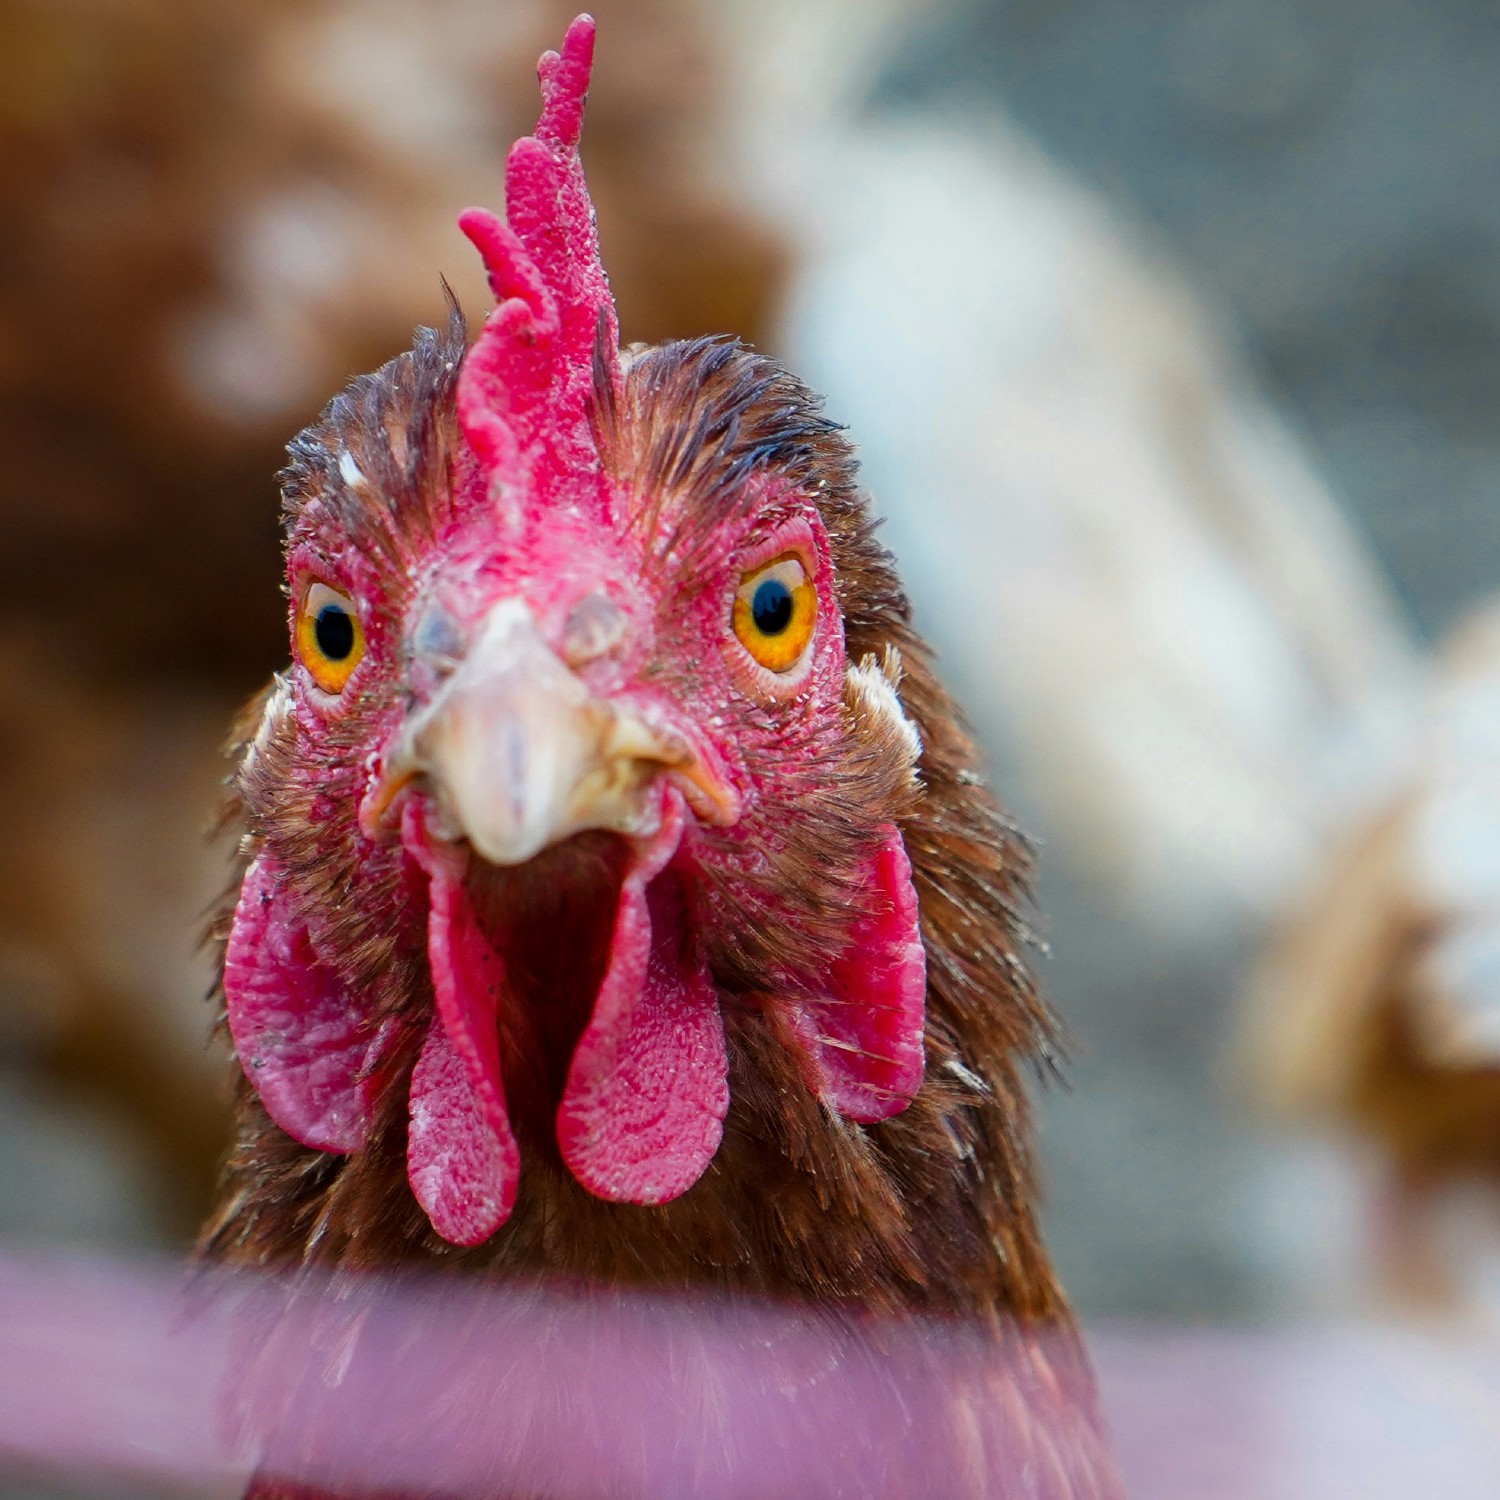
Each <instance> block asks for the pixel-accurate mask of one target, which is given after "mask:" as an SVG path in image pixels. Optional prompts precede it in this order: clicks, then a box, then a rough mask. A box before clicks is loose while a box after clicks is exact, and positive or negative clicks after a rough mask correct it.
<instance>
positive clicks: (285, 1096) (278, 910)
mask: <svg viewBox="0 0 1500 1500" xmlns="http://www.w3.org/2000/svg"><path fill="white" fill-rule="evenodd" d="M224 999H225V1009H226V1012H227V1015H228V1020H229V1031H230V1034H231V1035H232V1036H233V1038H234V1046H235V1051H236V1053H237V1054H238V1056H239V1058H240V1061H241V1063H242V1065H243V1067H244V1069H245V1073H246V1076H247V1077H249V1078H250V1079H251V1081H252V1082H253V1083H254V1084H255V1090H256V1092H257V1093H258V1094H259V1095H260V1099H261V1103H262V1104H264V1105H265V1108H266V1113H267V1114H268V1115H270V1117H271V1118H272V1119H273V1120H274V1121H275V1122H276V1123H277V1124H278V1125H279V1126H280V1127H281V1128H282V1129H283V1130H284V1131H286V1133H287V1134H288V1135H289V1136H291V1137H292V1138H293V1139H294V1140H298V1141H301V1142H302V1144H303V1145H304V1146H312V1147H314V1148H315V1149H317V1150H319V1151H333V1152H337V1153H340V1154H343V1153H347V1152H351V1151H357V1150H358V1149H359V1148H360V1147H361V1146H362V1145H363V1144H364V1142H365V1136H366V1134H367V1133H368V1131H369V1124H370V1089H371V1078H370V1071H371V1069H372V1067H373V1065H374V1063H375V1061H376V1060H377V1053H378V1051H379V1047H378V1037H377V1036H376V1035H375V1034H374V1032H373V1030H372V1028H371V1026H370V1024H369V1017H368V1016H366V1015H365V1014H364V1013H363V1010H362V1008H361V1007H360V1006H359V1005H358V1004H357V1003H355V1001H354V998H353V997H352V996H351V995H349V994H348V993H346V991H345V989H344V987H343V985H342V984H340V982H339V979H338V976H337V975H336V974H335V973H334V972H333V971H332V970H331V969H329V968H328V967H326V966H325V965H323V964H321V963H320V962H319V961H318V958H317V955H316V953H315V952H314V951H313V945H312V939H311V937H310V936H309V934H308V930H307V927H306V924H305V923H303V922H302V921H301V920H300V919H299V918H298V917H297V916H296V915H295V905H294V903H293V902H292V901H291V900H290V899H289V898H288V895H287V893H286V891H285V889H284V885H283V879H282V873H281V871H280V869H279V867H278V866H277V865H276V863H275V862H274V861H273V860H272V859H270V858H269V857H268V856H266V855H264V854H262V855H261V856H260V857H259V858H258V859H257V860H256V861H255V862H254V863H253V864H252V865H251V866H250V868H249V870H248V871H247V872H246V874H245V883H244V885H243V886H242V887H241V890H240V898H239V902H238V903H237V905H236V906H235V909H234V922H233V925H232V926H231V928H230V933H229V942H228V945H227V947H226V949H225V952H224Z"/></svg>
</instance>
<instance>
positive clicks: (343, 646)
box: [313, 604, 354, 661]
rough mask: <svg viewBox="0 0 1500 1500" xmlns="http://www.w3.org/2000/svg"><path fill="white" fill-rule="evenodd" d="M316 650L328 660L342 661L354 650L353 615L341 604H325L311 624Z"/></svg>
mask: <svg viewBox="0 0 1500 1500" xmlns="http://www.w3.org/2000/svg"><path fill="white" fill-rule="evenodd" d="M313 634H314V635H315V636H316V637H317V641H318V650H319V651H321V652H322V653H323V655H324V656H326V657H327V658H328V660H329V661H344V660H346V659H347V657H348V655H349V653H350V652H351V651H352V650H354V617H353V616H352V615H351V614H350V613H349V611H348V610H347V609H345V608H344V606H343V605H342V604H325V605H324V606H323V607H322V609H320V610H319V611H318V620H317V624H316V625H314V626H313Z"/></svg>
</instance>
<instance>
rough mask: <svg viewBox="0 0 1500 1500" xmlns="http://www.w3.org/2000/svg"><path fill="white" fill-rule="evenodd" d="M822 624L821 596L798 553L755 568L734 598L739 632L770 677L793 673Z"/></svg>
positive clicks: (736, 629) (745, 578)
mask: <svg viewBox="0 0 1500 1500" xmlns="http://www.w3.org/2000/svg"><path fill="white" fill-rule="evenodd" d="M817 623H818V591H817V589H816V588H815V587H814V586H813V581H812V579H810V578H809V577H808V576H807V569H806V568H805V567H804V566H803V564H802V559H801V558H800V557H799V556H798V555H797V554H796V553H795V552H786V553H783V554H782V555H781V556H780V557H775V558H772V559H771V561H770V562H768V563H763V564H762V565H761V566H760V567H758V568H754V569H752V570H751V571H750V572H748V573H746V574H745V576H744V577H743V578H742V579H741V580H740V586H739V588H738V589H737V590H736V591H735V596H734V633H735V635H736V636H738V637H739V642H740V644H741V645H742V646H743V647H744V648H745V650H746V651H748V652H749V653H750V655H751V656H752V657H754V659H755V660H756V661H757V662H758V663H759V664H760V665H761V666H762V667H764V668H765V669H766V670H767V671H768V672H790V671H791V669H792V668H793V667H795V666H796V665H797V663H798V662H799V661H801V660H802V658H803V656H804V655H805V654H806V651H807V647H808V644H809V642H810V641H811V640H812V636H813V628H814V627H815V626H816V625H817Z"/></svg>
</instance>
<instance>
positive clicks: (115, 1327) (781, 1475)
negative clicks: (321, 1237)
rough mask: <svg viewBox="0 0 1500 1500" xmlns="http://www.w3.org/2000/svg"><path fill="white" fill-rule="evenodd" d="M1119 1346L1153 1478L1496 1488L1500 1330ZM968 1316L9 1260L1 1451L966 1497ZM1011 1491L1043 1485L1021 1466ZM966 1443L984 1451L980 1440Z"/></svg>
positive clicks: (50, 1467) (1376, 1496)
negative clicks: (951, 1407) (878, 1317)
mask: <svg viewBox="0 0 1500 1500" xmlns="http://www.w3.org/2000/svg"><path fill="white" fill-rule="evenodd" d="M1094 1343H1095V1348H1096V1352H1097V1355H1098V1360H1099V1366H1100V1373H1101V1377H1102V1380H1103V1385H1104V1391H1105V1398H1106V1406H1107V1408H1108V1409H1109V1412H1110V1415H1111V1418H1112V1421H1113V1425H1114V1429H1115V1436H1116V1440H1117V1444H1118V1449H1119V1453H1120V1458H1121V1461H1122V1464H1123V1466H1124V1468H1125V1474H1126V1481H1127V1486H1128V1488H1129V1492H1130V1493H1131V1495H1132V1496H1134V1497H1135V1500H1189V1497H1191V1500H1201V1497H1210V1496H1211V1497H1214V1500H1273V1497H1274V1500H1332V1497H1335V1496H1344V1495H1353V1494H1358V1495H1359V1496H1360V1497H1361V1500H1383V1497H1385V1496H1391V1497H1395V1496H1397V1495H1400V1496H1402V1497H1403V1500H1404V1497H1407V1496H1410V1495H1412V1494H1419V1493H1441V1494H1442V1495H1443V1496H1444V1500H1467V1497H1469V1496H1474V1497H1479V1496H1481V1495H1483V1496H1491V1495H1494V1494H1495V1493H1497V1492H1500V1343H1490V1342H1484V1341H1480V1340H1465V1339H1462V1338H1458V1337H1443V1336H1439V1335H1438V1334H1436V1333H1419V1332H1415V1331H1401V1330H1395V1329H1389V1328H1371V1329H1329V1330H1324V1331H1318V1332H1299V1333H1295V1334H1254V1333H1234V1332H1227V1331H1197V1332H1170V1333H1169V1332H1165V1331H1162V1330H1157V1329H1127V1328H1114V1329H1109V1330H1105V1331H1104V1332H1103V1333H1101V1334H1099V1335H1097V1336H1096V1338H1095V1340H1094ZM1007 1375H1008V1372H1007V1371H1005V1370H1004V1369H1003V1368H1001V1369H997V1368H996V1356H995V1354H994V1351H993V1349H992V1347H991V1346H989V1345H987V1344H985V1343H983V1342H982V1341H980V1340H978V1339H977V1338H975V1337H972V1336H970V1335H969V1334H968V1333H967V1332H966V1331H965V1330H964V1329H962V1328H956V1327H953V1326H951V1325H936V1324H928V1325H924V1326H916V1327H913V1326H911V1325H904V1326H901V1327H898V1328H892V1327H889V1326H881V1325H872V1327H871V1328H870V1329H869V1330H868V1332H867V1333H861V1335H859V1336H854V1335H851V1334H850V1333H848V1332H847V1331H845V1330H839V1329H837V1328H834V1327H831V1326H829V1325H828V1324H826V1323H824V1322H822V1321H821V1320H819V1319H817V1318H815V1317H812V1316H809V1315H807V1314H805V1313H799V1312H793V1311H787V1310H778V1309H775V1308H771V1307H765V1306H742V1305H732V1306H731V1305H723V1304H712V1303H694V1302H688V1301H662V1300H654V1301H648V1300H644V1299H636V1298H629V1297H616V1296H610V1297H603V1298H601V1297H598V1296H590V1295H587V1294H584V1293H581V1292H579V1293H573V1294H566V1293H564V1292H562V1291H559V1290H548V1291H545V1292H536V1293H524V1292H517V1291H514V1290H509V1289H496V1288H494V1287H485V1286H483V1285H482V1284H480V1283H476V1282H474V1281H472V1280H469V1279H467V1278H453V1279H451V1280H447V1281H433V1280H430V1279H429V1280H425V1281H404V1280H399V1279H397V1280H389V1279H378V1280H377V1279H373V1278H372V1279H360V1280H358V1281H342V1282H331V1281H306V1280H302V1281H296V1280H292V1279H289V1278H276V1277H269V1276H248V1275H243V1274H236V1275H234V1276H227V1275H223V1274H219V1273H216V1274H214V1275H213V1276H211V1277H207V1278H203V1279H200V1280H199V1281H197V1282H195V1283H191V1284H189V1283H188V1282H187V1280H186V1278H185V1276H184V1274H183V1273H182V1272H181V1271H180V1270H177V1269H140V1268H131V1267H122V1266H114V1265H109V1264H105V1263H100V1262H91V1261H86V1260H69V1259H64V1258H54V1259H51V1260H43V1259H40V1258H36V1257H32V1258H21V1257H10V1258H0V1468H3V1469H6V1470H10V1471H12V1472H18V1473H25V1474H27V1475H28V1476H30V1477H32V1478H37V1477H40V1478H41V1479H43V1480H50V1481H55V1482H61V1483H65V1484H68V1485H71V1486H75V1487H77V1486H83V1487H89V1486H93V1487H101V1488H103V1487H112V1488H116V1489H118V1488H119V1487H120V1486H121V1485H125V1486H128V1487H131V1488H137V1489H149V1490H152V1491H156V1492H160V1491H162V1490H170V1491H174V1492H177V1493H179V1494H194V1493H206V1492H213V1493H215V1494H220V1495H222V1494H233V1493H235V1492H236V1491H237V1489H238V1488H239V1487H240V1486H241V1485H242V1484H243V1482H244V1481H245V1479H246V1477H247V1476H248V1475H249V1473H250V1472H251V1471H252V1470H253V1469H255V1468H257V1467H259V1468H262V1469H265V1470H266V1471H268V1472H272V1473H277V1474H281V1475H286V1476H291V1477H295V1478H297V1479H299V1480H302V1481H304V1482H312V1483H317V1484H321V1485H324V1486H327V1487H337V1488H340V1489H343V1490H346V1491H350V1492H365V1493H368V1492H371V1491H374V1490H385V1491H387V1492H405V1493H413V1492H424V1493H432V1492H437V1491H441V1492H443V1493H444V1494H447V1495H452V1496H473V1497H475V1500H479V1497H483V1496H485V1495H490V1494H495V1493H498V1492H504V1491H505V1490H507V1489H511V1488H514V1489H521V1490H532V1491H544V1492H545V1493H547V1494H549V1495H558V1496H578V1497H593V1496H603V1495H633V1494H641V1495H652V1496H674V1497H675V1496H684V1497H686V1496H700V1495H701V1496H710V1495H711V1496H715V1497H719V1500H733V1497H740V1496H743V1497H745V1500H749V1497H751V1496H764V1495H767V1494H795V1495H797V1496H799V1497H803V1496H806V1497H817V1496H825V1495H826V1496H834V1495H839V1496H847V1497H853V1496H861V1495H870V1496H874V1495H882V1496H884V1495H892V1496H894V1495H910V1496H916V1495H926V1494H934V1495H935V1494H943V1493H946V1492H948V1486H949V1485H950V1484H951V1485H953V1486H954V1487H955V1488H956V1487H957V1483H958V1480H959V1469H960V1468H961V1467H962V1464H963V1462H965V1461H966V1460H965V1458H964V1455H962V1454H955V1453H953V1452H950V1451H948V1448H949V1445H946V1444H945V1443H944V1442H943V1440H942V1433H943V1432H944V1431H945V1430H946V1429H945V1417H944V1412H945V1410H946V1409H947V1403H948V1402H949V1401H951V1399H952V1398H953V1396H954V1394H955V1393H959V1392H964V1393H968V1394H970V1395H972V1394H973V1393H974V1392H976V1391H980V1390H981V1389H991V1390H993V1389H995V1386H994V1384H993V1383H994V1382H995V1381H996V1380H1003V1379H1005V1378H1007ZM1005 1404H1006V1403H1005V1402H1004V1401H1003V1400H1002V1401H999V1402H997V1403H996V1412H997V1415H996V1417H995V1420H994V1422H993V1423H992V1424H991V1425H992V1426H993V1428H994V1432H993V1433H992V1434H990V1437H991V1438H992V1440H993V1441H991V1442H988V1444H987V1446H988V1449H989V1453H988V1456H989V1459H990V1461H991V1464H992V1471H993V1472H995V1473H1006V1474H1007V1475H1008V1477H1007V1478H1006V1479H1005V1480H1004V1481H1003V1482H1000V1483H997V1484H996V1485H995V1486H993V1487H992V1491H993V1493H994V1494H995V1495H996V1496H997V1497H999V1496H1005V1497H1010V1496H1017V1497H1021V1496H1028V1495H1031V1494H1032V1493H1034V1490H1033V1488H1032V1481H1031V1479H1030V1478H1029V1477H1028V1473H1027V1470H1026V1468H1025V1466H1024V1465H1023V1464H1020V1463H1017V1464H1016V1465H1015V1466H1014V1467H1013V1468H1010V1469H1007V1468H1006V1464H1005V1456H1006V1450H1005V1444H1006V1441H1007V1435H1006V1430H1005V1422H1004V1419H1003V1417H1002V1416H1001V1415H1000V1412H1001V1410H1002V1409H1003V1408H1004V1406H1005ZM969 1457H970V1458H971V1457H972V1455H969Z"/></svg>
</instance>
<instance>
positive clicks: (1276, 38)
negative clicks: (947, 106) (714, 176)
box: [877, 0, 1500, 635]
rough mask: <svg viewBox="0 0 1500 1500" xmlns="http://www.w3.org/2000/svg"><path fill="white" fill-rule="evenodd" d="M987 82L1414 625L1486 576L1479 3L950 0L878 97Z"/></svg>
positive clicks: (1493, 565) (1492, 404)
mask: <svg viewBox="0 0 1500 1500" xmlns="http://www.w3.org/2000/svg"><path fill="white" fill-rule="evenodd" d="M959 97H968V98H969V99H971V100H976V101H979V102H981V103H990V102H993V101H995V100H997V99H998V100H999V101H1000V102H1001V103H1003V105H1004V107H1005V108H1006V109H1008V110H1009V111H1010V112H1011V113H1012V114H1014V115H1015V117H1016V118H1017V119H1018V120H1019V121H1020V122H1021V124H1022V125H1023V126H1025V127H1026V128H1027V129H1029V130H1030V131H1032V132H1033V133H1034V134H1035V135H1036V136H1037V137H1038V138H1039V139H1040V140H1041V142H1042V143H1043V144H1044V145H1045V146H1046V147H1047V148H1048V149H1049V150H1051V151H1052V152H1053V153H1055V154H1056V155H1057V156H1058V158H1059V159H1060V160H1061V161H1062V162H1063V163H1064V164H1065V165H1066V166H1068V167H1070V168H1072V169H1073V170H1074V171H1076V172H1078V173H1080V174H1081V175H1082V176H1083V177H1084V178H1085V179H1087V180H1089V181H1092V182H1093V183H1095V184H1096V185H1097V186H1099V187H1101V188H1102V189H1103V190H1104V191H1105V193H1106V194H1107V195H1109V196H1110V197H1112V198H1113V199H1114V200H1115V201H1116V202H1117V203H1120V204H1122V205H1123V206H1125V207H1126V208H1127V209H1128V210H1129V211H1130V212H1132V213H1135V214H1137V215H1140V216H1141V217H1143V218H1144V219H1145V220H1146V221H1147V222H1148V223H1150V224H1154V225H1155V226H1156V227H1157V228H1158V229H1159V230H1160V231H1161V233H1162V235H1163V238H1164V241H1165V243H1166V244H1167V246H1168V247H1169V249H1170V251H1171V253H1172V254H1173V255H1174V256H1176V257H1178V258H1179V259H1181V260H1182V261H1183V262H1185V264H1186V266H1187V268H1188V270H1189V272H1190V274H1191V275H1192V277H1193V279H1194V280H1195V282H1196V284H1197V285H1198V287H1199V288H1200V289H1201V290H1202V291H1204V292H1205V293H1206V294H1207V295H1208V296H1209V297H1210V298H1211V299H1216V300H1217V301H1218V302H1219V303H1220V304H1221V305H1222V307H1223V308H1224V309H1225V310H1226V311H1227V312H1228V314H1229V316H1230V319H1231V321H1232V322H1233V323H1234V324H1235V325H1237V327H1238V328H1239V329H1240V330H1241V331H1242V333H1243V336H1244V338H1245V341H1246V344H1247V346H1248V352H1249V354H1250V357H1251V360H1252V362H1253V364H1254V366H1255V368H1256V370H1257V372H1258V373H1259V374H1260V376H1261V377H1262V379H1263V380H1264V381H1265V382H1266V384H1267V386H1268V388H1269V389H1270V391H1271V393H1272V395H1273V396H1274V397H1275V398H1277V399H1278V401H1279V404H1280V405H1281V406H1282V408H1283V409H1284V410H1285V411H1286V412H1287V413H1288V414H1289V415H1290V416H1291V418H1292V419H1293V421H1294V423H1295V424H1296V425H1298V426H1299V427H1300V428H1301V429H1302V430H1303V431H1304V433H1305V434H1306V435H1307V436H1308V438H1309V439H1310V442H1311V445H1312V448H1313V450H1314V453H1315V455H1316V457H1317V458H1318V459H1319V460H1320V461H1321V463H1322V464H1323V465H1324V467H1325V469H1326V472H1327V473H1328V475H1329V477H1330V479H1331V480H1332V481H1333V483H1334V486H1335V489H1336V490H1337V491H1338V493H1339V495H1340V497H1341V498H1342V499H1343V500H1344V501H1345V502H1346V503H1347V505H1348V506H1349V507H1350V509H1351V511H1352V512H1353V513H1354V515H1355V516H1356V517H1357V518H1358V519H1359V521H1360V522H1361V523H1362V525H1363V526H1364V527H1365V528H1367V530H1368V532H1369V534H1370V536H1371V538H1372V539H1373V541H1374V543H1375V545H1376V548H1377V550H1378V552H1379V553H1380V555H1381V558H1382V559H1383V561H1384V563H1385V565H1386V566H1387V568H1388V569H1389V570H1390V572H1391V574H1392V576H1393V578H1394V579H1395V581H1396V583H1397V586H1398V588H1399V590H1400V592H1401V594H1402V596H1403V598H1404V599H1405V601H1406V603H1407V604H1408V605H1409V607H1410V608H1411V610H1412V613H1413V615H1414V616H1415V618H1416V621H1417V623H1418V624H1419V626H1420V627H1421V628H1422V629H1423V630H1424V631H1425V632H1427V633H1428V634H1429V635H1434V634H1436V633H1438V632H1439V631H1441V630H1442V629H1443V628H1445V627H1446V626H1447V625H1449V624H1450V623H1451V622H1452V621H1453V620H1454V618H1455V617H1456V616H1457V615H1458V614H1459V613H1460V612H1461V611H1462V610H1463V609H1464V608H1465V607H1467V606H1469V605H1472V604H1473V603H1475V602H1476V601H1477V600H1478V599H1479V598H1480V597H1482V596H1483V595H1484V594H1486V593H1487V592H1488V591H1489V590H1490V589H1492V588H1493V587H1494V585H1495V583H1496V580H1497V579H1500V505H1497V504H1496V498H1497V491H1500V424H1497V422H1496V420H1495V414H1496V409H1497V406H1500V358H1497V357H1496V349H1497V347H1500V191H1497V186H1500V121H1497V102H1496V101H1497V100H1500V7H1496V6H1494V5H1492V4H1486V3H1483V0H1325V3H1323V4H1320V5H1317V6H1309V5H1302V4H1297V3H1295V0H1175V3H1164V0H964V3H962V4H961V5H960V6H959V7H958V8H957V9H956V11H955V12H954V13H953V14H952V15H950V16H946V18H945V19H944V20H942V21H941V22H940V23H927V24H923V25H918V26H917V27H915V28H914V29H913V33H912V35H911V36H910V37H909V39H908V42H907V44H906V45H905V46H904V47H903V48H902V50H901V52H900V55H899V57H898V58H896V59H895V60H894V61H893V63H892V65H891V66H890V67H889V68H888V70H887V71H886V74H885V77H884V80H883V82H882V84H881V86H880V89H879V92H878V96H877V98H878V101H879V104H880V106H881V107H884V108H912V107H920V106H923V105H928V104H933V103H936V102H939V101H942V102H944V103H951V102H952V101H953V100H954V99H955V98H959Z"/></svg>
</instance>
